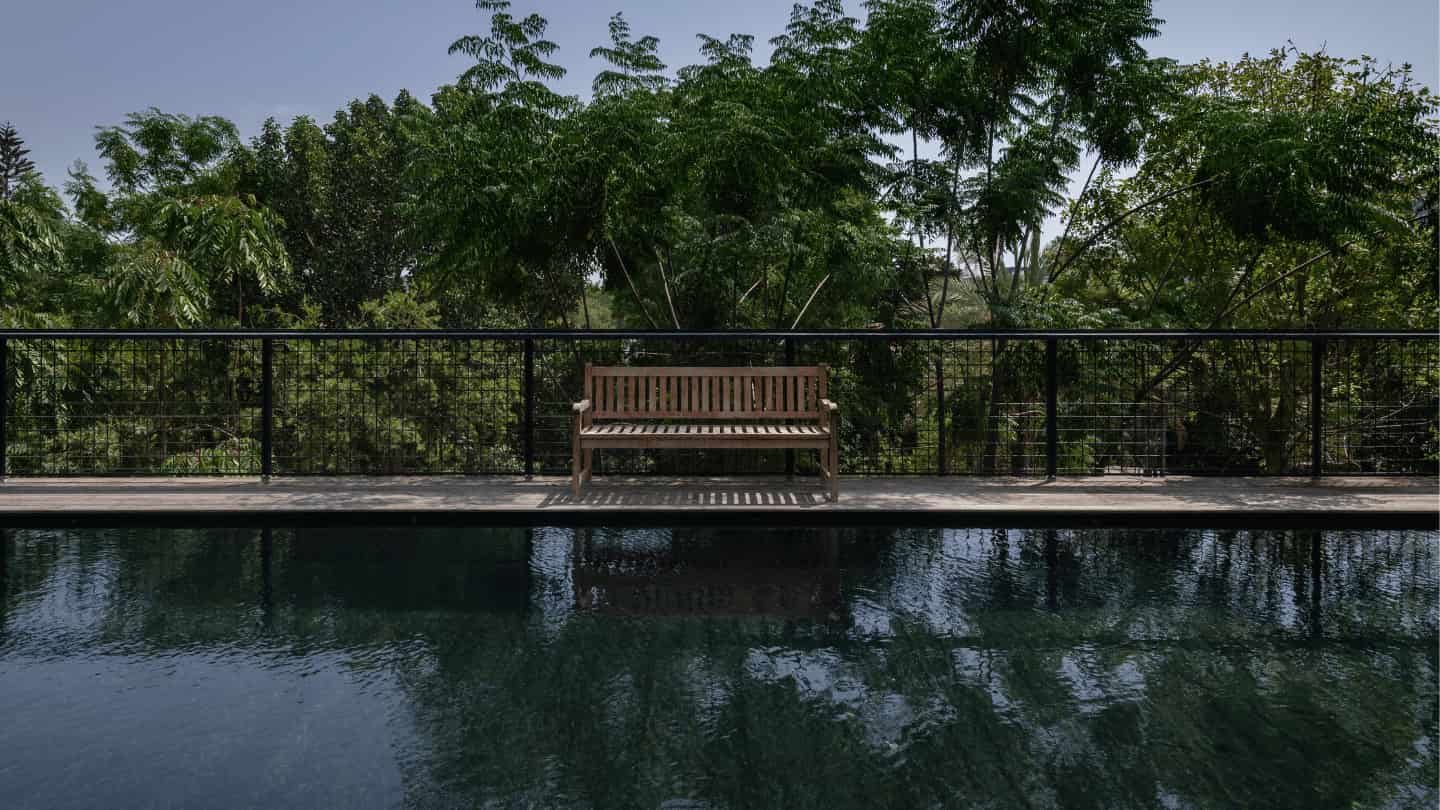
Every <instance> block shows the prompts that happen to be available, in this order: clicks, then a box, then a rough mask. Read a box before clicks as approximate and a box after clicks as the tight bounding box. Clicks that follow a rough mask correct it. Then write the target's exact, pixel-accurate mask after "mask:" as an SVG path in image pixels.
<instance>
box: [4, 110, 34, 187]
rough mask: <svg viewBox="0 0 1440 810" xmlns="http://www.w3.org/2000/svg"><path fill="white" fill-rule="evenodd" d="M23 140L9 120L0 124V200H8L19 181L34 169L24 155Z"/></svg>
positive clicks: (25, 152)
mask: <svg viewBox="0 0 1440 810" xmlns="http://www.w3.org/2000/svg"><path fill="white" fill-rule="evenodd" d="M28 154H30V150H29V149H26V148H25V141H24V140H22V139H21V138H20V133H19V132H17V131H16V130H15V126H14V125H13V124H11V123H10V122H9V121H6V122H5V123H4V124H0V200H8V199H10V197H11V196H12V195H14V194H15V193H17V192H18V191H19V189H20V181H21V180H23V179H24V178H25V177H26V175H29V174H31V173H33V172H34V171H35V164H34V162H32V161H31V160H30V159H29V158H28V157H26V155H28Z"/></svg>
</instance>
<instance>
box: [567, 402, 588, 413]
mask: <svg viewBox="0 0 1440 810" xmlns="http://www.w3.org/2000/svg"><path fill="white" fill-rule="evenodd" d="M570 410H572V411H574V412H575V413H584V412H586V411H588V410H590V400H588V399H582V400H580V401H579V402H577V403H575V404H574V405H571V406H570Z"/></svg>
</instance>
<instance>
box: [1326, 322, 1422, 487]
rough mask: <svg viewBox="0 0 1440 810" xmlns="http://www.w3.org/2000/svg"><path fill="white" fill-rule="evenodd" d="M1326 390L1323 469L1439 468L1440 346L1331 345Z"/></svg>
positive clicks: (1387, 343)
mask: <svg viewBox="0 0 1440 810" xmlns="http://www.w3.org/2000/svg"><path fill="white" fill-rule="evenodd" d="M1322 386H1323V390H1324V403H1325V405H1324V411H1325V415H1324V420H1323V425H1324V436H1325V443H1324V455H1325V458H1324V463H1325V472H1327V473H1352V474H1354V473H1360V474H1368V473H1376V474H1385V473H1390V474H1396V473H1423V474H1429V475H1434V474H1435V473H1436V472H1437V471H1440V436H1437V430H1440V423H1437V420H1436V414H1437V413H1440V344H1437V343H1436V341H1434V340H1432V339H1415V340H1371V339H1363V338H1356V339H1340V340H1329V341H1327V342H1326V346H1325V364H1324V376H1323V383H1322Z"/></svg>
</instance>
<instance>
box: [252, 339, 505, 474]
mask: <svg viewBox="0 0 1440 810" xmlns="http://www.w3.org/2000/svg"><path fill="white" fill-rule="evenodd" d="M274 369H275V370H274V375H275V383H274V385H275V391H274V402H275V406H274V407H275V416H274V424H275V427H274V442H275V450H274V453H275V456H274V458H275V471H276V472H277V473H278V474H282V475H314V474H323V475H345V474H357V473H358V474H387V475H401V474H431V473H436V474H444V473H452V474H453V473H472V474H474V473H519V472H522V471H523V470H524V455H523V454H524V447H523V420H524V392H523V390H522V388H523V384H524V379H523V377H524V345H523V342H521V341H519V340H468V339H460V338H425V339H413V338H403V339H388V338H387V339H372V338H367V339H355V340H349V339H342V340H311V339H287V340H278V341H276V344H275V359H274Z"/></svg>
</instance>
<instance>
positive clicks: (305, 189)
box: [238, 91, 429, 326]
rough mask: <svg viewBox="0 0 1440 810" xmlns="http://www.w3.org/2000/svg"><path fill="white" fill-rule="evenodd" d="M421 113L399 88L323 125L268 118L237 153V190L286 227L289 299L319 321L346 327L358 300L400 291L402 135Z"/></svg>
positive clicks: (407, 261)
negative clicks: (315, 309) (315, 308)
mask: <svg viewBox="0 0 1440 810" xmlns="http://www.w3.org/2000/svg"><path fill="white" fill-rule="evenodd" d="M428 113H429V110H428V109H427V108H426V107H425V106H424V105H422V104H421V103H420V102H418V101H417V100H416V99H415V98H414V97H413V96H411V95H410V94H409V93H406V92H404V91H401V93H400V94H399V95H397V96H396V98H395V101H394V104H393V105H387V104H386V103H385V102H384V101H383V100H381V99H380V98H379V97H378V96H373V95H372V96H370V97H369V98H368V99H365V100H364V101H361V100H358V99H357V100H355V101H352V102H350V104H349V105H347V106H346V107H345V108H343V109H341V110H339V111H338V112H336V114H335V117H334V119H333V120H332V121H331V122H330V123H329V124H326V125H325V126H324V127H323V128H322V127H321V126H319V125H318V124H316V123H315V122H314V121H313V120H311V119H310V118H308V117H306V116H299V117H297V118H296V119H295V120H294V121H293V122H292V123H291V124H290V125H289V126H288V127H286V128H285V129H283V130H282V129H281V127H280V125H279V123H278V122H276V121H275V120H273V119H271V120H267V121H266V122H265V123H264V125H263V126H262V128H261V133H260V135H259V136H257V137H256V138H254V139H253V140H252V141H251V143H250V145H249V148H247V149H245V150H243V152H242V153H241V154H240V155H239V156H238V161H239V162H240V164H241V169H240V179H239V183H238V187H239V188H240V189H241V190H242V191H245V192H249V193H253V194H254V195H255V196H256V198H257V199H258V200H259V202H260V203H261V204H262V205H264V206H265V207H267V208H270V209H271V210H273V211H275V212H276V213H278V214H279V215H280V216H281V218H282V219H283V220H284V221H285V228H284V238H285V248H286V251H287V253H288V254H289V256H290V258H291V262H292V264H293V266H294V276H295V285H294V293H295V294H296V295H298V296H299V297H300V298H301V299H303V300H305V301H308V302H311V303H314V304H317V305H319V307H320V310H321V313H322V318H323V320H322V323H324V324H327V325H332V326H340V325H345V324H347V323H349V322H351V321H353V320H354V319H355V318H357V317H359V314H360V307H361V306H362V304H363V302H366V301H369V300H374V299H378V298H380V297H382V296H384V295H386V294H388V293H391V292H395V291H399V290H401V289H403V288H404V286H405V284H406V278H407V276H408V275H409V274H410V273H411V272H412V271H413V270H414V269H415V265H416V251H415V249H414V247H413V246H412V245H411V244H410V242H409V240H408V239H407V238H406V224H407V223H406V220H405V218H404V216H403V214H402V208H403V206H404V205H405V202H406V198H407V194H408V186H407V185H406V181H405V170H406V166H407V165H408V163H409V162H410V160H411V158H412V144H411V141H410V137H409V135H408V134H407V131H408V128H409V127H411V126H414V125H415V123H412V122H423V120H424V118H425V116H426V115H428Z"/></svg>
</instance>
